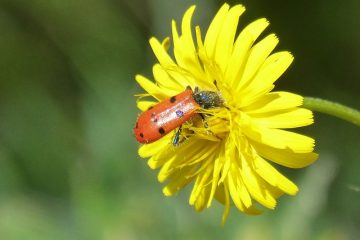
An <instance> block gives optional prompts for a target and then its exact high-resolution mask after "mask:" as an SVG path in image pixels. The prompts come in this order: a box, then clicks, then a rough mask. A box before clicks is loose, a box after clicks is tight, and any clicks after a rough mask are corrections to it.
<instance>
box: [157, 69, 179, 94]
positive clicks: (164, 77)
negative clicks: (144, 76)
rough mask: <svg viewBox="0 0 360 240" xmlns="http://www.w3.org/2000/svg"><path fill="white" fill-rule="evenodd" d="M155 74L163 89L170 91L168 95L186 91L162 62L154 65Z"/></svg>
mask: <svg viewBox="0 0 360 240" xmlns="http://www.w3.org/2000/svg"><path fill="white" fill-rule="evenodd" d="M153 75H154V78H155V81H156V82H157V83H158V84H159V86H160V87H161V88H162V89H166V91H168V93H167V94H168V95H170V96H173V95H176V94H178V93H180V92H182V91H184V88H183V86H182V85H181V84H179V82H178V81H177V80H176V79H174V78H172V77H171V76H170V75H169V73H168V72H167V71H165V70H164V68H162V67H161V65H160V64H155V65H154V67H153Z"/></svg>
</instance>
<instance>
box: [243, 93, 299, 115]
mask: <svg viewBox="0 0 360 240" xmlns="http://www.w3.org/2000/svg"><path fill="white" fill-rule="evenodd" d="M302 103H303V97H302V96H300V95H297V94H294V93H289V92H271V93H268V94H265V95H263V96H262V97H260V98H259V99H258V100H257V101H256V102H254V103H252V104H251V105H249V106H246V107H243V108H242V110H243V111H244V112H246V113H247V114H249V115H250V116H253V115H256V114H259V113H268V112H276V111H281V110H285V109H289V108H293V107H298V106H301V105H302Z"/></svg>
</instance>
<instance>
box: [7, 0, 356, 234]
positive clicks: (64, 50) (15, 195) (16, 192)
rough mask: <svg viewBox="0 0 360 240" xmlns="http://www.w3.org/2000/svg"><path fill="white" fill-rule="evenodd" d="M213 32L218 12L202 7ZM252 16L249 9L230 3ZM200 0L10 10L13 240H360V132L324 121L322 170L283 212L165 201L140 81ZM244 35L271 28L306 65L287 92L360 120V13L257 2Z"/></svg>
mask: <svg viewBox="0 0 360 240" xmlns="http://www.w3.org/2000/svg"><path fill="white" fill-rule="evenodd" d="M195 2H196V3H197V4H198V7H197V12H196V17H195V21H196V22H197V23H199V24H201V25H202V26H204V27H206V26H207V25H208V23H209V21H210V18H211V16H212V15H213V14H214V13H215V11H216V7H217V6H218V5H220V4H221V3H220V2H218V1H206V2H204V1H195ZM229 2H232V3H238V2H235V1H229ZM192 3H193V2H192V1H180V0H177V1H161V0H153V1H142V0H136V1H131V2H130V1H129V2H128V1H116V0H108V1H100V0H88V1H85V0H77V1H60V0H49V1H39V0H35V1H24V0H22V1H21V0H0V29H1V34H0V116H1V117H0V238H1V239H169V238H171V239H223V238H226V239H228V238H230V239H289V237H291V239H357V238H359V236H360V231H359V228H358V227H359V225H360V205H359V202H360V193H359V191H356V190H354V189H357V188H359V186H360V178H359V174H358V169H359V166H360V163H359V162H360V161H359V150H358V149H359V148H360V143H359V135H360V134H359V133H360V131H359V129H357V128H355V127H354V126H352V125H350V124H347V123H345V122H342V121H340V120H337V119H331V118H330V117H326V116H323V115H316V122H317V124H316V126H312V127H309V128H306V129H305V130H304V131H306V133H307V134H309V135H312V136H315V137H316V138H317V141H318V145H317V149H318V152H319V153H320V155H321V157H320V159H319V161H318V162H317V163H316V164H315V165H314V166H312V167H309V168H307V169H305V170H300V171H296V172H295V171H287V175H289V176H291V177H292V178H294V179H295V181H296V182H297V183H299V185H300V187H301V190H302V191H301V192H300V194H299V195H298V196H297V197H296V198H291V197H284V198H283V199H281V200H280V203H279V206H278V208H277V210H276V211H269V212H267V213H265V214H264V215H263V216H262V217H256V218H253V217H248V216H245V215H242V214H239V213H238V212H236V210H235V209H233V211H232V213H231V215H230V218H229V220H228V222H227V224H226V225H225V226H224V227H221V226H220V217H221V214H222V206H220V205H219V204H216V203H214V207H213V208H211V209H209V210H207V211H205V212H204V213H201V214H197V213H195V211H194V210H193V209H192V208H191V207H189V206H188V205H187V197H188V192H186V191H185V192H183V193H181V194H179V196H177V197H174V198H165V197H164V196H163V195H162V193H161V185H160V184H158V183H157V181H156V172H153V171H151V170H150V169H148V167H147V166H146V162H145V161H144V160H141V159H139V157H138V156H137V152H136V151H137V144H136V143H135V141H134V139H133V137H132V125H133V123H134V121H135V119H136V116H137V109H136V106H135V98H134V97H133V95H134V94H135V93H138V92H139V91H141V90H140V89H139V88H138V87H137V86H136V84H135V81H134V80H133V78H134V75H135V74H136V73H143V74H147V75H148V76H150V74H151V64H152V63H153V61H154V57H153V56H152V55H151V52H150V49H149V46H148V43H147V39H148V38H149V37H150V36H151V35H153V34H154V35H156V36H158V37H160V38H163V37H165V36H167V35H168V34H169V33H170V20H171V18H175V19H177V20H179V19H180V17H181V15H182V13H183V12H184V10H185V9H186V8H187V7H188V6H189V5H190V4H192ZM242 3H244V4H245V6H246V7H247V9H248V11H247V12H246V14H245V16H244V18H243V19H244V20H242V21H241V24H242V26H244V24H245V23H248V22H250V21H251V20H254V19H256V18H259V17H262V16H266V17H267V18H268V19H269V20H270V22H271V26H270V31H269V32H272V31H273V32H276V33H277V34H278V35H279V37H280V47H279V48H278V49H290V50H291V51H292V52H293V53H294V55H295V62H294V65H293V66H292V67H291V69H290V70H289V71H288V72H287V74H286V75H285V76H284V77H283V78H282V79H281V80H280V81H279V85H278V86H277V87H278V89H285V90H289V91H293V92H298V93H301V94H306V95H313V96H317V97H324V98H328V99H331V100H335V101H340V102H342V103H344V104H348V105H350V106H353V107H357V108H360V101H359V95H358V93H359V90H360V81H359V79H360V69H359V68H358V67H357V66H358V65H359V61H360V60H359V59H360V45H359V42H360V34H359V31H357V29H359V24H360V21H359V16H358V12H359V10H360V3H358V2H357V1H348V2H347V3H346V4H341V6H340V5H339V3H338V1H335V0H331V1H326V2H325V1H315V2H311V3H310V2H309V3H302V4H299V3H298V2H284V1H275V2H274V1H272V2H266V1H243V2H242Z"/></svg>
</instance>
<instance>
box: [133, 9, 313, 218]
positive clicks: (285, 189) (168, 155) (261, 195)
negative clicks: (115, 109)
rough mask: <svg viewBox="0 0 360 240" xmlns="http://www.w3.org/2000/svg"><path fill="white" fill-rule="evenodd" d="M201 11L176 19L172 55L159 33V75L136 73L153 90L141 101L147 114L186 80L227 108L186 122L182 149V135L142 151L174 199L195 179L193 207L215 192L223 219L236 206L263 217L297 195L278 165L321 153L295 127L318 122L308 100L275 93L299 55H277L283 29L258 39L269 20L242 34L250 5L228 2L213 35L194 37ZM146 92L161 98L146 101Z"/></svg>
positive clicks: (297, 163) (304, 161)
mask: <svg viewBox="0 0 360 240" xmlns="http://www.w3.org/2000/svg"><path fill="white" fill-rule="evenodd" d="M194 10H195V6H191V7H190V8H189V9H188V10H187V11H186V12H185V14H184V16H183V19H182V23H181V32H179V30H178V28H177V25H176V22H175V21H172V41H173V57H172V56H170V54H169V53H168V49H169V45H170V39H169V38H166V39H165V40H164V41H162V42H160V41H159V40H158V39H156V38H155V37H152V38H151V39H150V45H151V47H152V49H153V52H154V54H155V56H156V58H157V60H158V63H156V64H155V65H154V66H153V75H154V79H155V82H153V81H151V80H149V79H148V78H146V77H144V76H142V75H137V76H136V81H137V82H138V83H139V85H140V86H141V87H142V88H143V89H144V90H145V91H146V93H144V94H141V98H140V99H139V100H138V107H139V108H140V109H141V110H143V111H144V110H146V109H148V108H149V107H151V106H153V105H155V104H156V103H157V102H159V101H162V100H164V99H167V98H169V97H171V96H174V95H177V94H179V93H181V92H183V91H184V90H185V89H186V87H187V86H190V87H191V88H192V89H194V88H195V87H198V88H199V89H202V90H208V91H213V92H218V93H219V95H220V96H221V97H222V99H223V101H224V107H219V108H212V109H200V110H199V112H201V113H203V114H204V115H205V116H206V119H205V121H206V126H205V124H204V123H203V121H202V119H201V118H200V119H197V118H194V119H192V120H190V121H188V122H186V123H185V124H183V126H182V137H183V138H184V141H183V142H182V143H181V144H179V145H178V146H173V145H172V138H173V137H174V134H167V135H165V136H164V137H162V138H161V139H159V140H157V141H155V142H153V143H149V144H144V145H142V146H141V147H140V149H139V155H140V156H141V157H143V158H149V160H148V165H149V166H150V168H151V169H160V171H159V174H158V180H159V181H160V182H164V183H165V187H164V188H163V193H164V194H165V195H166V196H172V195H174V194H176V193H177V192H178V191H180V190H181V189H183V188H184V187H186V186H187V185H191V187H192V191H191V194H190V197H189V204H190V205H193V206H194V208H195V209H196V210H197V211H201V210H203V209H204V208H208V207H210V206H211V204H212V202H213V200H214V199H215V200H217V201H219V202H220V203H222V204H223V205H224V214H223V218H222V220H223V222H224V221H225V219H226V218H227V216H228V214H229V210H230V206H231V205H235V206H236V208H237V209H238V210H240V211H241V212H244V213H247V214H251V215H256V214H260V213H261V212H262V211H263V209H264V208H263V207H261V206H264V207H266V208H269V209H274V208H275V206H276V203H277V199H278V198H279V197H280V196H281V195H283V194H288V195H295V194H296V193H297V192H298V187H297V186H296V185H295V184H294V183H293V182H292V181H290V180H289V179H288V178H286V177H285V176H284V175H282V174H281V173H280V172H279V171H277V170H276V168H275V167H274V166H273V165H274V164H271V163H275V164H279V165H282V166H285V167H289V168H302V167H305V166H307V165H309V164H311V163H313V162H314V161H315V160H316V159H317V154H316V153H314V152H313V150H314V143H315V141H314V140H313V139H312V138H310V137H307V136H304V135H301V134H298V133H295V132H291V131H288V129H291V128H296V127H302V126H306V125H310V124H312V123H313V115H312V112H311V111H310V110H307V109H304V108H301V106H302V101H303V97H302V96H299V95H296V94H293V93H289V92H283V91H272V90H273V88H274V82H275V81H276V80H277V79H278V78H279V77H280V76H281V75H282V74H283V73H284V71H285V70H286V69H287V68H288V67H289V65H290V64H291V62H292V61H293V56H292V55H291V53H289V52H287V51H281V52H275V53H272V52H273V50H274V48H275V46H276V45H277V44H278V42H279V40H278V38H277V37H276V36H275V34H269V35H267V36H266V37H264V38H263V39H261V40H258V38H259V36H260V34H261V33H262V32H263V31H264V30H265V28H266V27H267V26H268V25H269V22H268V21H267V20H266V19H264V18H261V19H258V20H256V21H254V22H252V23H250V24H249V25H247V26H246V27H245V28H244V29H243V30H242V31H241V32H240V33H239V34H238V35H237V34H236V31H237V26H238V21H239V17H240V15H241V14H242V13H243V12H244V11H245V8H244V7H243V6H242V5H235V6H233V7H230V6H229V5H228V4H224V5H223V6H222V7H221V8H220V9H219V11H218V12H217V14H216V15H215V17H214V19H213V20H212V22H211V24H210V26H209V28H208V30H207V32H206V35H205V38H204V40H203V38H202V34H201V31H200V27H199V26H196V27H195V31H194V33H195V37H194V36H193V28H192V24H191V18H192V16H193V13H194ZM194 39H195V41H194ZM146 96H151V97H153V98H155V99H156V101H150V100H144V98H143V97H146Z"/></svg>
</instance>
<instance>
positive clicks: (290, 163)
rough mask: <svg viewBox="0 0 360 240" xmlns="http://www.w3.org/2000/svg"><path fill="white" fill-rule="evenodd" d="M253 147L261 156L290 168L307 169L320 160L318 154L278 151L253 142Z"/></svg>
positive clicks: (288, 150)
mask: <svg viewBox="0 0 360 240" xmlns="http://www.w3.org/2000/svg"><path fill="white" fill-rule="evenodd" d="M251 145H252V146H253V147H254V148H255V149H256V152H257V153H258V154H259V155H260V156H262V157H264V158H266V159H268V160H270V161H273V162H275V163H277V164H280V165H282V166H285V167H289V168H303V167H306V166H308V165H310V164H312V163H313V162H314V161H315V160H316V159H317V158H318V154H316V153H313V152H308V153H296V152H294V151H292V150H290V149H277V148H273V147H270V146H267V145H264V144H260V143H257V142H254V141H251Z"/></svg>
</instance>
